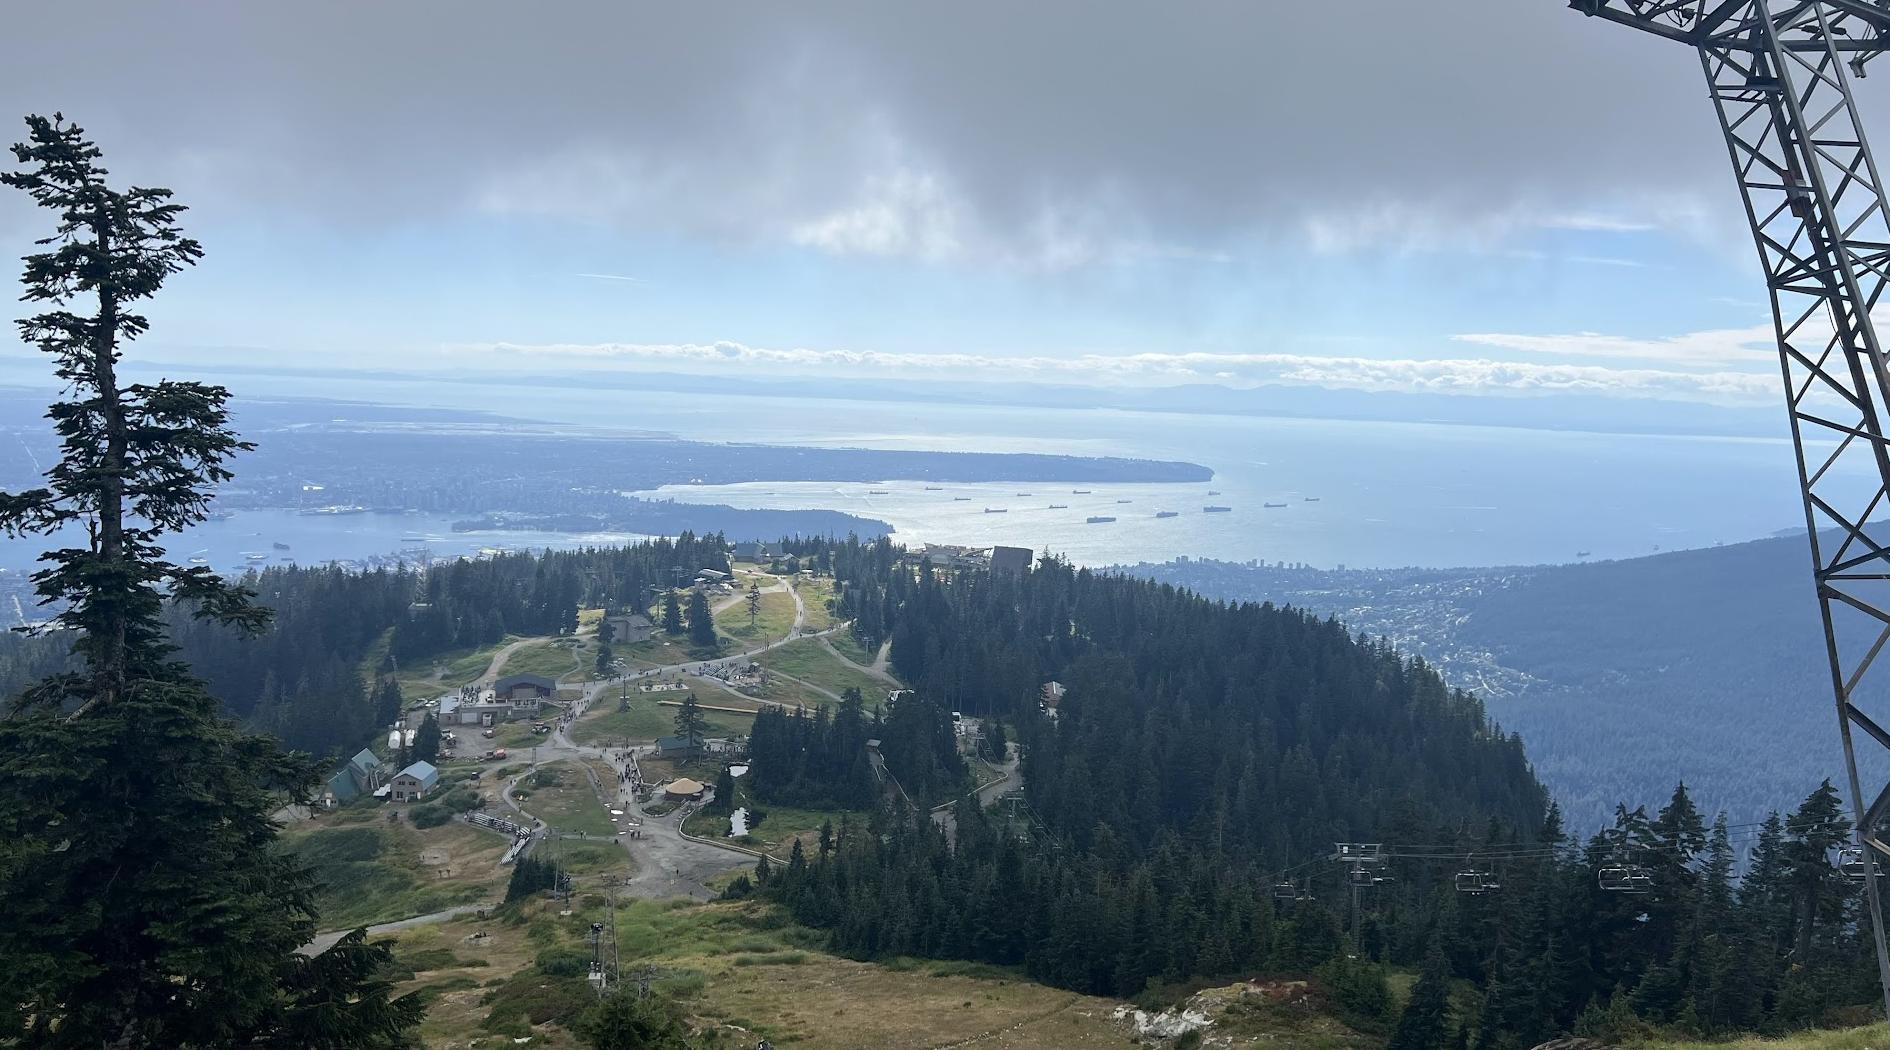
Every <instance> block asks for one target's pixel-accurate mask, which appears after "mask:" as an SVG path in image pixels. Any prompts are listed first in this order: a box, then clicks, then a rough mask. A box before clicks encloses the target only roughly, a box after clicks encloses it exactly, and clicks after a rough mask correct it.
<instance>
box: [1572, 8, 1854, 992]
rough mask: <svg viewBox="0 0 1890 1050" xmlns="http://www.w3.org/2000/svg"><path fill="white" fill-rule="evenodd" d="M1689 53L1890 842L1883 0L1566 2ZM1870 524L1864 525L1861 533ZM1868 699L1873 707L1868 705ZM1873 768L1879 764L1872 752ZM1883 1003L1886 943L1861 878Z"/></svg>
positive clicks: (1830, 634)
mask: <svg viewBox="0 0 1890 1050" xmlns="http://www.w3.org/2000/svg"><path fill="white" fill-rule="evenodd" d="M1569 6H1570V7H1572V8H1574V9H1575V10H1577V11H1580V12H1581V13H1583V14H1585V15H1589V16H1591V17H1598V18H1604V19H1607V20H1608V21H1611V22H1617V23H1620V24H1622V25H1625V26H1630V27H1632V28H1635V29H1639V30H1642V31H1644V32H1646V33H1649V34H1652V35H1654V36H1658V37H1662V38H1665V39H1667V40H1669V41H1673V42H1675V43H1679V44H1684V45H1686V46H1688V47H1690V48H1692V49H1693V50H1694V52H1695V53H1696V54H1697V55H1698V56H1699V61H1700V67H1701V69H1702V70H1703V71H1704V73H1705V74H1706V83H1707V88H1708V93H1709V96H1710V97H1711V99H1712V101H1713V108H1714V111H1715V113H1716V114H1717V116H1718V118H1719V126H1720V130H1721V132H1722V133H1723V134H1724V136H1725V140H1726V149H1727V153H1728V154H1729V155H1730V157H1731V159H1732V165H1733V173H1734V175H1735V176H1736V177H1737V179H1738V183H1739V189H1740V192H1741V194H1742V196H1743V197H1744V201H1745V208H1746V217H1747V221H1748V222H1749V224H1750V225H1751V228H1752V236H1753V241H1754V243H1755V245H1756V246H1757V248H1758V251H1759V261H1760V264H1761V265H1762V266H1763V267H1764V269H1765V278H1766V285H1767V288H1768V290H1769V291H1770V294H1771V300H1772V318H1773V324H1774V328H1775V330H1776V334H1777V341H1778V354H1779V365H1780V369H1781V372H1782V375H1783V378H1784V388H1785V404H1786V407H1787V409H1788V413H1789V417H1790V421H1791V431H1792V443H1793V446H1794V448H1795V450H1796V452H1797V457H1798V477H1799V485H1800V488H1801V490H1802V494H1803V497H1804V505H1805V523H1806V526H1807V531H1808V534H1809V539H1810V543H1811V559H1812V576H1813V579H1814V580H1815V582H1816V585H1817V592H1818V604H1819V606H1820V608H1821V611H1822V614H1823V621H1824V642H1825V650H1826V655H1827V657H1828V658H1829V661H1830V669H1831V684H1832V688H1833V694H1834V696H1835V698H1836V702H1837V715H1838V731H1839V733H1840V735H1841V736H1842V739H1843V743H1844V765H1845V773H1846V775H1847V777H1848V780H1849V786H1850V793H1851V806H1852V813H1853V816H1854V817H1855V818H1856V821H1857V834H1858V840H1859V843H1860V844H1861V846H1862V847H1864V848H1867V849H1870V850H1873V851H1875V852H1878V853H1890V847H1886V844H1885V841H1884V837H1883V830H1882V825H1883V819H1884V817H1885V816H1886V815H1887V814H1890V787H1886V788H1883V789H1881V790H1879V791H1878V792H1877V793H1876V794H1875V796H1874V798H1872V797H1869V796H1866V795H1865V793H1864V788H1863V783H1862V781H1861V779H1860V778H1859V776H1858V770H1857V747H1858V744H1859V741H1858V740H1857V739H1856V736H1857V731H1860V730H1861V731H1862V735H1863V737H1864V740H1863V741H1862V744H1863V746H1864V747H1866V748H1869V749H1871V750H1872V751H1877V750H1881V751H1883V752H1890V729H1886V728H1885V723H1886V722H1890V717H1886V716H1885V715H1884V713H1883V706H1884V705H1885V704H1886V697H1887V696H1890V690H1887V689H1885V688H1884V685H1883V684H1881V683H1878V682H1876V681H1875V679H1876V678H1879V677H1882V676H1883V674H1882V673H1879V674H1877V675H1873V674H1871V673H1870V672H1871V671H1872V670H1873V667H1872V665H1873V664H1874V663H1875V662H1876V659H1877V657H1878V654H1879V653H1880V652H1881V651H1882V650H1883V648H1884V646H1885V644H1886V643H1890V549H1887V548H1886V547H1885V546H1884V544H1883V543H1882V542H1881V541H1880V540H1879V538H1878V537H1879V536H1880V535H1882V532H1883V527H1882V526H1881V525H1879V526H1873V525H1871V519H1872V518H1873V517H1875V518H1878V519H1882V518H1885V517H1886V516H1890V443H1887V442H1886V437H1885V431H1884V420H1885V416H1886V415H1890V359H1886V357H1885V352H1884V344H1883V342H1882V340H1881V339H1880V338H1879V335H1878V332H1877V328H1876V324H1875V322H1874V321H1873V320H1872V318H1871V315H1870V312H1871V310H1872V308H1874V307H1876V306H1877V305H1878V302H1879V300H1880V299H1881V298H1882V297H1883V294H1884V291H1885V289H1886V286H1890V202H1886V200H1885V195H1884V184H1883V181H1882V179H1881V177H1880V176H1879V173H1878V169H1877V163H1876V160H1875V159H1874V158H1873V157H1872V156H1871V152H1870V147H1869V145H1868V144H1867V143H1866V142H1865V140H1864V129H1863V126H1862V123H1861V121H1860V120H1859V118H1858V113H1857V105H1856V101H1855V99H1854V98H1853V96H1852V93H1851V80H1852V78H1853V77H1862V76H1863V75H1864V68H1865V63H1866V62H1868V61H1869V60H1870V59H1871V58H1873V57H1875V56H1876V55H1878V54H1880V53H1881V52H1883V51H1884V50H1885V49H1886V48H1887V47H1890V42H1887V41H1886V33H1887V32H1890V5H1887V4H1886V3H1885V0H1570V3H1569ZM1873 530H1874V531H1873ZM1866 706H1869V707H1871V708H1872V709H1873V710H1875V711H1877V714H1876V715H1874V716H1873V715H1872V714H1870V713H1867V712H1866V710H1865V707H1866ZM1873 766H1874V767H1876V768H1881V767H1880V766H1878V765H1876V764H1874V763H1873ZM1863 881H1864V885H1865V895H1866V898H1867V899H1868V901H1869V905H1870V924H1871V933H1872V935H1873V936H1874V937H1875V939H1876V947H1877V970H1878V978H1879V982H1880V984H1881V985H1882V987H1883V993H1884V1007H1885V1011H1886V1013H1890V949H1887V948H1886V945H1885V942H1884V921H1883V901H1882V895H1881V893H1880V891H1879V889H1878V886H1877V882H1878V880H1876V879H1865V880H1863Z"/></svg>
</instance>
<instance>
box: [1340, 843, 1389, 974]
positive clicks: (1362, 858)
mask: <svg viewBox="0 0 1890 1050" xmlns="http://www.w3.org/2000/svg"><path fill="white" fill-rule="evenodd" d="M1332 859H1333V860H1334V861H1337V862H1338V863H1339V864H1341V865H1343V866H1344V868H1345V884H1346V888H1347V889H1349V890H1350V891H1351V895H1352V958H1354V959H1356V958H1358V953H1359V941H1360V938H1359V918H1358V891H1359V890H1362V889H1370V888H1371V887H1373V886H1376V885H1378V884H1379V883H1381V882H1386V881H1388V879H1387V877H1385V876H1382V875H1379V874H1378V872H1379V870H1380V869H1382V868H1383V867H1384V866H1385V848H1384V846H1383V845H1382V844H1380V843H1377V842H1339V843H1335V844H1334V845H1333V848H1332Z"/></svg>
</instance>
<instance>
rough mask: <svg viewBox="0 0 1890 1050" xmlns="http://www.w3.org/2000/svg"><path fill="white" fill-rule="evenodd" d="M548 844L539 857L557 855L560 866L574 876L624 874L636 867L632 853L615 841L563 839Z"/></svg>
mask: <svg viewBox="0 0 1890 1050" xmlns="http://www.w3.org/2000/svg"><path fill="white" fill-rule="evenodd" d="M547 845H548V848H546V849H545V850H544V851H543V852H540V853H538V854H536V856H538V857H539V858H540V859H544V858H548V857H552V856H556V857H557V858H558V863H559V865H560V866H561V867H563V869H564V870H565V871H568V872H571V873H572V874H573V875H599V876H621V875H628V874H630V873H631V872H633V871H635V870H636V865H635V864H634V863H632V862H631V860H630V854H628V853H626V852H624V848H623V847H622V846H620V845H618V844H617V843H615V842H593V841H591V840H588V839H560V840H558V841H557V842H556V843H555V844H547Z"/></svg>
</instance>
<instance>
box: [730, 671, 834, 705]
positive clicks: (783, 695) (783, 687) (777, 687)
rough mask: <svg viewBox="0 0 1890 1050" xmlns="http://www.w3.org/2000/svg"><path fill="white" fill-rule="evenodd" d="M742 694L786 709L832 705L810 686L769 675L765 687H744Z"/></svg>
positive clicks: (824, 695)
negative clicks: (786, 707)
mask: <svg viewBox="0 0 1890 1050" xmlns="http://www.w3.org/2000/svg"><path fill="white" fill-rule="evenodd" d="M742 692H744V693H746V694H748V695H749V696H753V697H756V698H758V699H761V700H771V701H773V702H775V703H777V704H783V705H785V706H788V707H794V706H797V705H798V706H801V707H808V708H814V707H825V706H826V705H828V704H831V703H833V702H834V701H833V698H832V697H830V696H828V695H827V694H825V693H822V692H818V691H816V690H815V689H814V688H813V687H812V686H809V685H804V684H802V683H800V682H794V681H790V680H788V679H787V678H785V677H782V676H781V675H771V676H769V678H768V681H767V683H766V684H765V685H745V686H742Z"/></svg>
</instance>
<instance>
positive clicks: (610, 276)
mask: <svg viewBox="0 0 1890 1050" xmlns="http://www.w3.org/2000/svg"><path fill="white" fill-rule="evenodd" d="M577 276H579V277H588V278H590V279H591V280H593V281H624V282H626V283H628V284H643V283H644V281H643V278H641V277H628V276H625V275H624V274H620V273H580V274H578V275H577Z"/></svg>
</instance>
